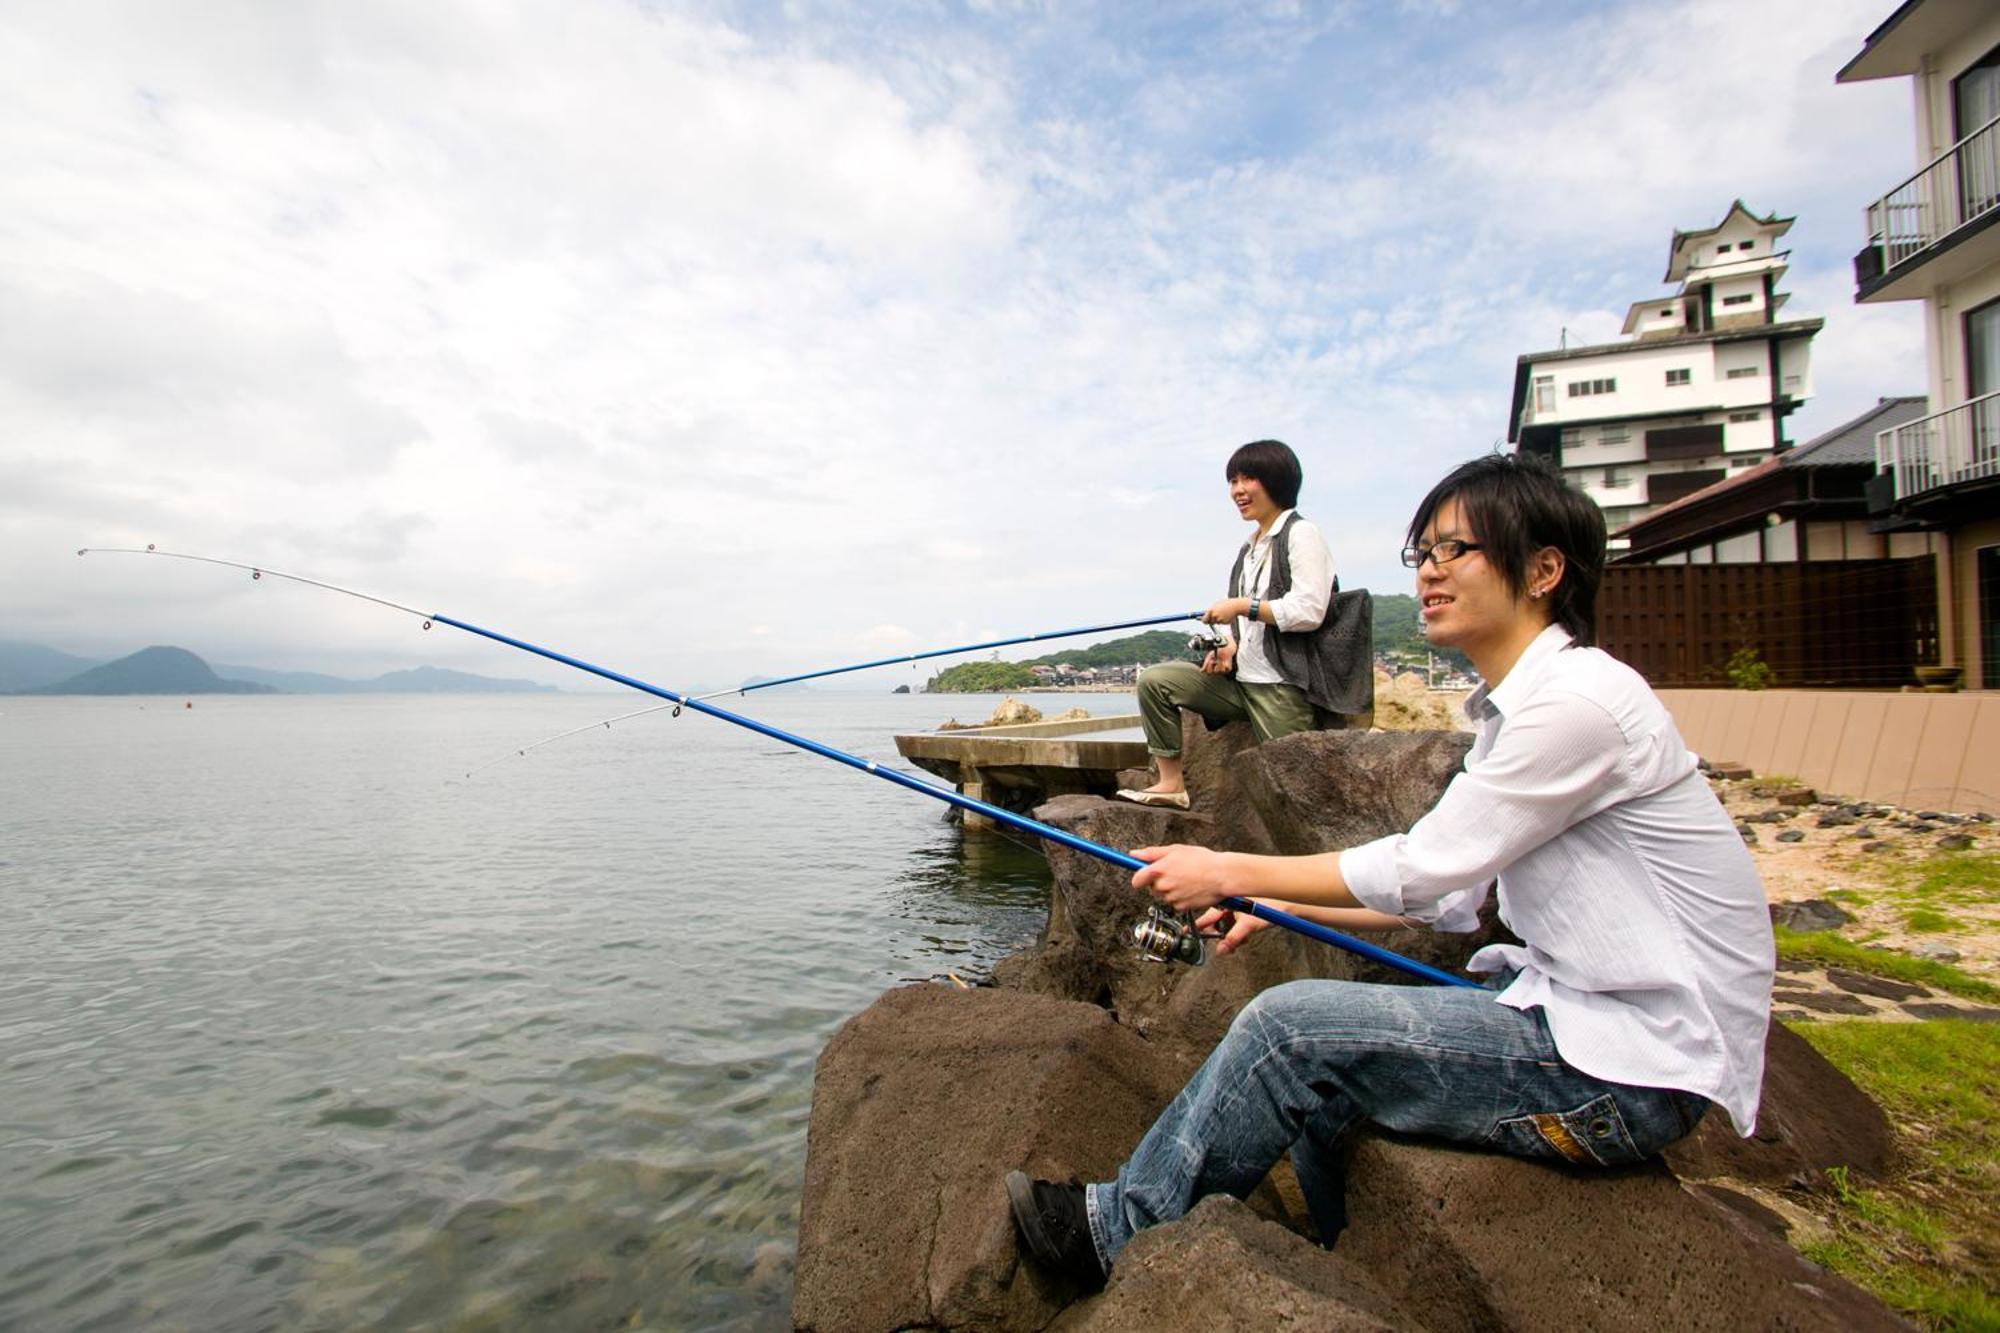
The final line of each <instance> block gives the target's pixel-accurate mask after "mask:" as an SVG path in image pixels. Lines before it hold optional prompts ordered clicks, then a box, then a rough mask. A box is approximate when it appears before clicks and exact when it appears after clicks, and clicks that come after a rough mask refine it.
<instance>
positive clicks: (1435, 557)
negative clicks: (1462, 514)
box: [1403, 537, 1486, 569]
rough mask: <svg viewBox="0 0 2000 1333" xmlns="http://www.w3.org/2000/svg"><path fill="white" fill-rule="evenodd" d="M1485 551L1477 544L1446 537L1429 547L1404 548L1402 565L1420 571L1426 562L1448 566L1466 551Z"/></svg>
mask: <svg viewBox="0 0 2000 1333" xmlns="http://www.w3.org/2000/svg"><path fill="white" fill-rule="evenodd" d="M1485 549H1486V548H1485V547H1484V546H1481V545H1480V544H1479V543H1478V542H1462V541H1459V540H1458V539H1456V538H1453V537H1447V538H1445V540H1443V541H1441V542H1432V543H1431V544H1430V545H1429V546H1405V547H1404V548H1403V563H1404V565H1406V566H1408V567H1409V568H1411V569H1422V568H1423V565H1424V561H1426V560H1431V561H1435V562H1436V563H1438V564H1440V565H1448V564H1450V563H1451V562H1452V561H1454V560H1456V559H1458V558H1459V557H1460V556H1462V555H1464V554H1465V553H1466V552H1467V551H1483V550H1485Z"/></svg>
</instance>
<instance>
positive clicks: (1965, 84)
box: [1951, 46, 2000, 222]
mask: <svg viewBox="0 0 2000 1333" xmlns="http://www.w3.org/2000/svg"><path fill="white" fill-rule="evenodd" d="M1951 109H1952V137H1953V138H1955V139H1964V138H1965V137H1966V136H1967V135H1969V134H1971V133H1973V132H1974V131H1976V130H1978V129H1979V127H1980V126H1982V125H1984V124H1986V123H1987V122H1988V121H1991V120H1992V119H1993V118H1994V117H1995V116H2000V46H1996V47H1994V48H1993V49H1992V50H1991V51H1988V52H1987V53H1986V54H1985V55H1984V56H1982V57H1980V59H1979V63H1977V64H1976V65H1974V66H1973V67H1972V68H1970V69H1968V70H1966V71H1965V73H1963V74H1961V75H1959V76H1958V77H1957V78H1955V79H1953V80H1952V81H1951ZM1959 153H1960V154H1962V156H1959V159H1958V177H1959V179H1958V193H1959V201H1958V220H1959V221H1961V222H1970V221H1971V220H1972V219H1973V218H1976V217H1978V216H1979V215H1980V214H1982V213H1985V212H1987V211H1989V210H1990V209H1992V208H1993V207H1995V206H1996V205H2000V179H1996V176H1995V172H1994V170H1993V147H1992V144H1991V142H1990V141H1989V142H1988V144H1987V146H1986V148H1984V149H1983V150H1982V149H1977V148H1975V147H1974V146H1973V145H1972V144H1967V145H1966V146H1965V147H1964V148H1961V149H1960V150H1959Z"/></svg>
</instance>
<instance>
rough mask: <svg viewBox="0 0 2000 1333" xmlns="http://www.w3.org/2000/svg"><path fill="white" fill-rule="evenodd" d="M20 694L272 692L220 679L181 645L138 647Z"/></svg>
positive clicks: (249, 684) (264, 688)
mask: <svg viewBox="0 0 2000 1333" xmlns="http://www.w3.org/2000/svg"><path fill="white" fill-rule="evenodd" d="M20 693H22V694H276V693H277V691H276V690H274V689H272V688H271V687H270V686H269V685H253V684H251V683H250V682H249V681H244V680H224V679H223V678H222V677H220V676H218V675H216V674H215V673H214V672H213V671H211V670H209V669H208V663H206V662H204V661H202V660H201V659H200V658H199V657H196V656H195V655H194V654H193V653H191V652H189V651H188V650H187V649H185V648H162V647H154V648H141V649H140V650H139V651H138V652H136V653H133V654H132V655H131V656H130V657H121V658H119V659H118V660H117V661H115V662H106V663H105V664H104V665H103V666H97V667H92V668H90V669H89V670H88V671H83V672H79V673H78V674H77V675H74V676H71V677H70V678H69V679H68V680H60V681H57V682H55V683H54V684H52V685H38V686H36V687H35V688H34V689H31V690H22V691H20Z"/></svg>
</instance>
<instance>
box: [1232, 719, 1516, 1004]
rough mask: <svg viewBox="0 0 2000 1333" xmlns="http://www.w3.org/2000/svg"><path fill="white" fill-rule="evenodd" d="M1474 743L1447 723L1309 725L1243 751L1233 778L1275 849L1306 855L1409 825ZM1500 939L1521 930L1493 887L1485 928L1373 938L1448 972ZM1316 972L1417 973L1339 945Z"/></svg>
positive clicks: (1392, 978) (1358, 977)
mask: <svg viewBox="0 0 2000 1333" xmlns="http://www.w3.org/2000/svg"><path fill="white" fill-rule="evenodd" d="M1471 746H1472V738H1471V737H1470V736H1468V735H1464V734H1462V733H1458V732H1448V731H1412V732H1365V731H1314V732H1304V733H1301V734H1299V735H1295V736H1283V737H1280V738H1279V739H1277V740H1275V741H1272V742H1271V743H1270V744H1269V745H1261V746H1258V747H1257V748H1256V749H1255V750H1252V751H1250V752H1249V753H1247V754H1245V755H1244V756H1243V757H1242V758H1241V759H1239V760H1238V761H1237V762H1236V764H1235V765H1234V773H1235V781H1236V785H1237V788H1238V790H1239V792H1240V793H1241V799H1242V801H1243V803H1244V804H1246V805H1248V806H1249V807H1251V809H1253V810H1254V811H1255V814H1256V819H1255V822H1256V825H1257V827H1258V828H1260V829H1261V830H1262V831H1263V834H1264V838H1265V840H1266V842H1267V843H1268V845H1269V848H1270V850H1271V851H1274V852H1278V853H1281V854H1283V855H1286V856H1308V855H1312V854H1314V853H1317V852H1331V851H1338V850H1341V849H1343V848H1347V847H1352V846H1355V845H1356V844H1358V843H1363V842H1368V841H1370V840H1372V839H1375V838H1380V837H1383V836H1385V835H1387V834H1391V833H1400V832H1402V831H1403V830H1405V829H1407V828H1409V827H1410V825H1412V824H1414V823H1416V822H1417V820H1418V819H1419V818H1421V817H1422V816H1423V815H1424V813H1425V812H1426V811H1428V810H1429V809H1430V808H1431V807H1432V806H1433V805H1435V804H1437V800H1438V797H1439V796H1441V795H1442V794H1443V793H1444V789H1445V787H1446V786H1447V785H1448V784H1449V783H1450V782H1451V779H1452V776H1453V775H1454V774H1456V773H1458V772H1459V771H1460V770H1461V769H1462V768H1463V767H1464V766H1465V753H1466V751H1467V750H1469V749H1470V748H1471ZM1224 845H1229V844H1224ZM1264 933H1265V934H1267V935H1268V934H1271V933H1273V932H1270V931H1265V932H1264ZM1496 940H1501V941H1510V942H1511V941H1513V940H1514V936H1513V935H1512V934H1510V933H1509V932H1508V931H1507V930H1506V928H1505V927H1504V926H1502V925H1501V924H1500V921H1499V913H1498V908H1497V906H1496V904H1495V903H1494V901H1493V899H1492V897H1491V896H1490V895H1489V897H1488V898H1487V901H1486V904H1485V907H1484V909H1483V910H1482V911H1481V914H1480V927H1479V929H1478V930H1476V931H1472V932H1470V933H1467V934H1456V935H1453V934H1440V933H1438V932H1436V931H1432V930H1426V929H1416V930H1403V931H1390V932H1381V931H1376V932H1371V933H1370V935H1369V941H1370V943H1374V944H1379V945H1381V946H1382V947H1383V948H1385V949H1389V950H1391V951H1392V952H1395V953H1400V954H1402V955H1404V956H1405V957H1407V958H1412V959H1414V960H1416V961H1417V962H1420V963H1427V964H1429V965H1430V966H1432V967H1436V968H1441V969H1443V970H1444V971H1447V972H1456V971H1458V970H1460V969H1462V968H1463V967H1464V966H1465V962H1466V960H1467V959H1468V958H1470V957H1472V955H1473V954H1475V953H1477V952H1478V951H1479V950H1481V949H1483V948H1485V947H1486V946H1487V945H1488V944H1492V943H1494V942H1495V941H1496ZM1311 947H1312V948H1313V949H1321V948H1322V946H1319V945H1312V946H1311ZM1316 975H1322V976H1336V977H1341V978H1345V979H1348V980H1353V981H1371V982H1408V981H1410V980H1411V978H1410V977H1409V976H1408V975H1407V974H1405V973H1403V972H1401V971H1398V970H1396V969H1394V968H1389V967H1385V966H1382V965H1381V964H1378V963H1372V962H1368V961H1367V960H1365V959H1362V958H1359V957H1357V956H1355V955H1353V954H1349V953H1340V954H1336V955H1335V956H1334V958H1333V959H1331V960H1328V961H1326V962H1325V963H1324V965H1323V970H1321V971H1319V972H1317V973H1316Z"/></svg>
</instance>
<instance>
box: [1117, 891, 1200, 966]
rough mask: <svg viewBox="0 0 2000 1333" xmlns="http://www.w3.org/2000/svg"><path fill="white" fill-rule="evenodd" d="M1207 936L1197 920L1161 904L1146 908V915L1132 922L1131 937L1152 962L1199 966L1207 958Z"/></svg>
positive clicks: (1146, 958) (1140, 952)
mask: <svg viewBox="0 0 2000 1333" xmlns="http://www.w3.org/2000/svg"><path fill="white" fill-rule="evenodd" d="M1204 938H1205V937H1204V936H1203V935H1202V934H1201V932H1199V931H1197V930H1196V929H1195V928H1194V922H1193V921H1191V920H1189V919H1188V918H1187V917H1186V916H1184V915H1182V914H1181V913H1179V912H1169V911H1167V910H1166V909H1165V908H1163V907H1161V906H1159V905H1158V904H1155V905H1153V906H1152V907H1149V908H1147V909H1146V919H1145V920H1144V921H1135V922H1133V923H1132V941H1133V943H1135V944H1137V945H1138V946H1139V956H1140V957H1141V958H1143V959H1145V960H1146V961H1147V962H1149V963H1186V964H1188V965H1189V966H1190V967H1200V966H1201V965H1202V964H1203V963H1204V962H1206V961H1207V960H1208V946H1207V944H1206V943H1204Z"/></svg>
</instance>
